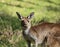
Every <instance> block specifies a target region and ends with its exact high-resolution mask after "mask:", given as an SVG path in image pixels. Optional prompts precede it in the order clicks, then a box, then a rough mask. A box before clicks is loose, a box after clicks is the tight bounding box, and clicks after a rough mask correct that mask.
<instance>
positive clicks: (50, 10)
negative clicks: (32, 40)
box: [0, 0, 60, 47]
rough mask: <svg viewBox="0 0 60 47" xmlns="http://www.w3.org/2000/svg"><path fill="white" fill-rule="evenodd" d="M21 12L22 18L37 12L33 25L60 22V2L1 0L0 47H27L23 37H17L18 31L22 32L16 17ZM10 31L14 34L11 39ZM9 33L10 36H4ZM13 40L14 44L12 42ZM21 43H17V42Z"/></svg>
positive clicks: (54, 0)
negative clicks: (44, 22)
mask: <svg viewBox="0 0 60 47" xmlns="http://www.w3.org/2000/svg"><path fill="white" fill-rule="evenodd" d="M16 12H19V13H20V14H21V15H22V16H28V15H29V14H30V13H31V12H35V14H34V17H33V19H32V25H35V24H38V23H39V22H40V21H41V20H43V19H44V21H47V22H53V23H56V22H58V23H59V22H60V0H0V34H2V35H0V36H1V37H2V36H3V37H2V38H1V37H0V47H25V46H26V42H25V40H24V39H23V38H22V37H19V38H18V37H17V36H20V35H16V34H17V31H15V30H19V32H20V31H21V23H20V21H19V19H18V17H17V15H16ZM9 31H11V32H13V33H14V34H12V36H11V37H10V35H9ZM5 32H7V34H8V35H9V37H10V38H9V37H7V36H8V35H6V37H5V35H4V33H5ZM4 39H5V40H4ZM10 39H11V40H12V44H11V42H10V41H6V40H10ZM14 39H15V40H18V41H19V42H16V43H13V42H15V40H14Z"/></svg>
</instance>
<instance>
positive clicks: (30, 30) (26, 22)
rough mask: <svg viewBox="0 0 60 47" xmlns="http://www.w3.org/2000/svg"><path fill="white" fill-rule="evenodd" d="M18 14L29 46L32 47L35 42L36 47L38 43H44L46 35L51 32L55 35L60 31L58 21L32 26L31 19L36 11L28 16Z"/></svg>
mask: <svg viewBox="0 0 60 47" xmlns="http://www.w3.org/2000/svg"><path fill="white" fill-rule="evenodd" d="M16 14H17V16H18V18H19V19H20V20H21V26H22V34H23V36H24V38H25V40H26V41H27V44H28V47H31V43H35V47H38V44H40V45H42V44H43V43H44V40H45V37H47V36H48V35H49V34H52V35H54V34H56V32H60V24H58V23H47V22H43V23H41V24H38V25H35V26H32V25H31V19H32V18H33V16H34V12H32V13H30V15H29V16H27V17H23V16H21V15H20V14H19V13H18V12H16ZM44 47H45V46H44Z"/></svg>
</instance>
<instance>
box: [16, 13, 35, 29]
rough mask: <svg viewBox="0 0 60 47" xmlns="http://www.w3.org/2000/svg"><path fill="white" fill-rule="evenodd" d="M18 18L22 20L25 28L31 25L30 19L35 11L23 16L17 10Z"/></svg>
mask: <svg viewBox="0 0 60 47" xmlns="http://www.w3.org/2000/svg"><path fill="white" fill-rule="evenodd" d="M16 14H17V16H18V18H19V19H20V20H21V26H22V28H23V29H26V28H29V27H31V23H30V19H31V18H32V17H33V15H34V12H32V13H30V15H29V16H27V17H23V16H21V15H20V14H19V13H18V12H16Z"/></svg>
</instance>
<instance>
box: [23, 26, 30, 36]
mask: <svg viewBox="0 0 60 47" xmlns="http://www.w3.org/2000/svg"><path fill="white" fill-rule="evenodd" d="M30 28H31V27H30V26H29V27H27V28H26V29H25V30H23V32H24V33H25V34H26V35H27V34H28V33H29V30H30Z"/></svg>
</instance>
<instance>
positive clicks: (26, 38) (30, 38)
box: [22, 31, 34, 41]
mask: <svg viewBox="0 0 60 47" xmlns="http://www.w3.org/2000/svg"><path fill="white" fill-rule="evenodd" d="M22 34H23V37H24V38H25V40H27V41H34V39H33V38H32V37H31V36H30V35H29V33H27V34H26V32H25V31H23V32H22Z"/></svg>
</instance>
